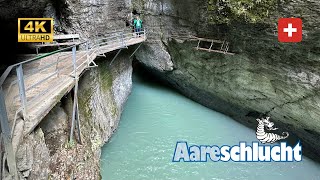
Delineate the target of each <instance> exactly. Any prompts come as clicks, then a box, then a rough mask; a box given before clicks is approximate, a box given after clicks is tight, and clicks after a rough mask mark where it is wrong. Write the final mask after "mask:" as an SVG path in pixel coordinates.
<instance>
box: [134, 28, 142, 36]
mask: <svg viewBox="0 0 320 180" xmlns="http://www.w3.org/2000/svg"><path fill="white" fill-rule="evenodd" d="M135 30H136V35H138V36H140V34H141V33H140V32H141V28H140V27H137V28H136V29H135Z"/></svg>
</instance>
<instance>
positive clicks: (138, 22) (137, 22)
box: [133, 16, 142, 37]
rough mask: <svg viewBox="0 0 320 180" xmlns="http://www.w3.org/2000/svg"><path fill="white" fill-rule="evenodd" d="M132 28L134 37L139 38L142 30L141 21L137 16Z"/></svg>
mask: <svg viewBox="0 0 320 180" xmlns="http://www.w3.org/2000/svg"><path fill="white" fill-rule="evenodd" d="M133 24H134V27H135V32H136V35H138V37H140V32H141V29H142V20H141V19H140V17H139V16H137V18H136V19H135V20H134V23H133Z"/></svg>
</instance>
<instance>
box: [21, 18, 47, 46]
mask: <svg viewBox="0 0 320 180" xmlns="http://www.w3.org/2000/svg"><path fill="white" fill-rule="evenodd" d="M52 41H53V18H18V42H52Z"/></svg>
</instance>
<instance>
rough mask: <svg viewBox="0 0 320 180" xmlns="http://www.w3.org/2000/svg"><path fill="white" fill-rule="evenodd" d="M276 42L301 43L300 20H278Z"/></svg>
mask: <svg viewBox="0 0 320 180" xmlns="http://www.w3.org/2000/svg"><path fill="white" fill-rule="evenodd" d="M278 40H279V41H280V42H301V41H302V20H301V19H300V18H280V19H279V21H278Z"/></svg>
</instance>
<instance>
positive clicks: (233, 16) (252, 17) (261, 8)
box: [207, 0, 284, 24]
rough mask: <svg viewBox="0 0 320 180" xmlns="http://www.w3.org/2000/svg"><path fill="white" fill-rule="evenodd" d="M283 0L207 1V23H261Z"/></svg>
mask: <svg viewBox="0 0 320 180" xmlns="http://www.w3.org/2000/svg"><path fill="white" fill-rule="evenodd" d="M283 2H284V0H208V4H207V10H208V16H209V18H208V21H209V23H211V24H222V23H230V22H232V21H233V20H244V21H246V22H250V23H256V22H262V21H263V19H264V18H266V17H268V16H269V14H270V13H271V12H272V11H275V9H276V8H277V7H278V6H279V5H280V4H281V3H283Z"/></svg>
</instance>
